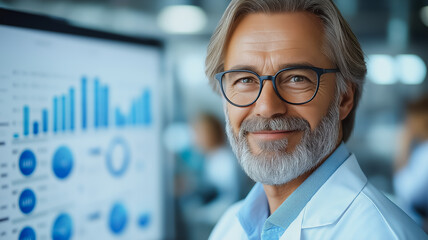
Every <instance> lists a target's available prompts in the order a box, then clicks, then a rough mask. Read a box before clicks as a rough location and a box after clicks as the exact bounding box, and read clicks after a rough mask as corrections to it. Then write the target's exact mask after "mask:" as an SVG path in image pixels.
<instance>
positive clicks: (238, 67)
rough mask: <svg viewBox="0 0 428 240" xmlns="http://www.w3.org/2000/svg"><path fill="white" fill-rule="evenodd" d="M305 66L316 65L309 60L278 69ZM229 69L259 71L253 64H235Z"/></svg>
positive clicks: (281, 66) (284, 65)
mask: <svg viewBox="0 0 428 240" xmlns="http://www.w3.org/2000/svg"><path fill="white" fill-rule="evenodd" d="M303 66H304V67H314V65H313V64H311V63H309V62H296V63H286V64H282V65H280V66H279V68H278V70H277V71H279V70H281V69H284V68H289V67H303ZM229 70H249V71H253V72H258V71H257V67H256V66H251V65H235V66H233V67H231V68H230V69H228V70H225V71H229Z"/></svg>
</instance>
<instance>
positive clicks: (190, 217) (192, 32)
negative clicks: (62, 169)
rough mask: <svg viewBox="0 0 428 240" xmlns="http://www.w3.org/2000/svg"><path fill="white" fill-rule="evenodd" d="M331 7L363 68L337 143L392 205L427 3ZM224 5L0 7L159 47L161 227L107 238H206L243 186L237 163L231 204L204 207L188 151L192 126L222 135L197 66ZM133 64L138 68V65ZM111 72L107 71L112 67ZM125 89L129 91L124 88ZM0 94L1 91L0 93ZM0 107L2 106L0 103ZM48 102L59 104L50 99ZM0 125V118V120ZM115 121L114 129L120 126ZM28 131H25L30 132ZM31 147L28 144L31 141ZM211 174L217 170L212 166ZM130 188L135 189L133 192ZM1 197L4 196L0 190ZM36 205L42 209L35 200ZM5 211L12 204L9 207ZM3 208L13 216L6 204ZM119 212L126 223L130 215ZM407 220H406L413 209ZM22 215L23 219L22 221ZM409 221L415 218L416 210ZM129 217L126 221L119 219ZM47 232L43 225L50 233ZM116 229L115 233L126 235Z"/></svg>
mask: <svg viewBox="0 0 428 240" xmlns="http://www.w3.org/2000/svg"><path fill="white" fill-rule="evenodd" d="M334 2H335V3H336V5H337V7H338V8H339V9H340V11H341V12H342V14H343V16H344V17H345V18H346V20H347V21H348V23H349V24H350V26H351V28H352V29H353V31H354V33H355V34H356V36H357V38H358V40H359V41H360V43H361V45H362V48H363V51H364V53H365V57H366V62H367V67H368V74H367V77H366V82H365V86H364V90H363V94H362V99H361V102H360V104H359V106H358V109H357V114H356V116H357V117H356V120H355V127H354V131H353V134H352V136H351V138H350V139H349V141H348V142H347V143H346V145H347V147H348V148H349V150H350V151H351V152H353V153H354V154H355V155H356V156H358V161H359V163H360V165H361V167H362V169H363V171H364V172H365V174H366V175H367V177H368V179H369V181H370V182H371V183H372V184H373V185H375V186H376V187H377V188H378V189H380V190H381V191H382V192H384V193H385V194H386V195H387V196H388V197H389V198H391V199H392V200H395V191H394V185H393V178H394V172H395V170H394V164H395V161H396V159H397V158H398V155H399V153H400V149H401V147H400V144H402V141H401V139H402V134H403V128H404V122H405V120H406V106H407V105H408V104H409V103H411V102H413V101H415V100H417V99H420V98H422V97H424V96H427V95H428V72H427V68H428V44H427V43H428V1H427V0H411V1H405V0H389V1H386V0H383V1H370V0H334ZM228 3H229V1H227V0H216V1H211V0H158V1H151V0H104V1H102V0H0V8H5V9H11V10H17V11H22V12H27V13H33V14H41V15H47V16H51V17H54V18H55V19H64V20H66V21H67V22H68V23H70V24H71V25H73V26H79V27H82V28H89V29H94V30H98V31H103V32H109V33H114V34H119V35H125V36H132V37H134V38H150V39H155V40H156V41H159V42H160V43H161V45H162V53H161V57H160V60H159V61H160V63H161V64H160V69H161V72H160V73H161V74H159V75H158V76H150V81H154V82H162V84H160V85H159V86H158V88H159V89H158V90H159V95H158V96H157V97H159V98H160V99H161V100H160V102H161V105H157V106H155V108H157V109H158V110H157V111H159V116H162V119H161V120H159V121H160V122H159V125H158V127H159V131H158V132H156V134H158V136H157V138H158V139H156V140H157V141H159V144H160V146H159V147H160V149H162V150H161V153H162V154H161V155H159V156H158V155H156V156H155V157H154V159H153V161H156V159H159V158H162V162H163V164H162V165H161V166H160V167H161V169H160V170H161V171H162V174H161V178H162V181H161V183H158V184H156V185H155V186H156V187H157V188H159V189H158V190H157V191H160V192H162V197H161V198H159V201H162V202H161V207H160V209H161V210H159V212H156V214H162V217H160V218H161V219H162V221H161V222H160V223H159V224H160V226H158V227H157V229H158V230H157V231H158V232H159V233H154V234H153V235H144V234H145V233H144V231H145V230H144V229H143V230H141V231H142V233H141V234H142V235H138V231H136V233H135V234H134V235H126V232H125V233H123V234H116V233H117V232H115V231H119V232H120V231H122V229H121V228H120V226H119V228H116V230H114V227H113V230H112V229H110V230H108V229H106V230H105V231H106V232H107V233H106V234H108V235H109V236H110V237H111V239H207V238H208V236H209V233H210V231H211V230H212V228H213V227H214V225H215V223H216V221H217V220H218V218H219V217H220V216H221V213H222V212H224V211H225V210H226V209H227V207H228V206H230V205H231V204H232V203H233V202H234V201H238V200H240V199H242V198H244V197H245V195H246V194H247V193H248V191H249V190H250V189H251V187H252V185H253V182H252V181H251V180H250V179H248V178H247V177H246V176H245V174H244V173H243V172H242V171H241V170H240V169H239V166H235V167H236V172H235V175H236V178H234V180H232V181H236V182H235V183H234V184H235V185H234V186H235V190H236V195H234V196H233V197H231V199H233V200H230V201H225V202H223V203H221V204H217V206H213V205H214V204H211V205H210V202H212V201H215V198H216V197H218V196H219V194H220V193H219V192H218V190H215V186H216V184H215V183H212V182H210V181H216V179H215V177H214V178H212V179H208V180H207V178H206V176H205V175H206V174H208V173H207V171H206V169H205V168H206V165H207V160H206V159H207V158H209V156H207V154H206V152H205V150H206V149H204V146H200V144H198V141H199V143H200V141H201V138H204V136H198V134H201V132H203V131H204V130H206V129H205V128H204V126H201V124H202V125H203V124H210V123H212V121H208V122H203V123H201V121H202V120H204V119H205V120H206V119H207V118H208V119H211V120H212V119H217V120H218V123H220V125H221V126H222V127H223V128H222V129H224V124H225V119H224V110H223V104H224V102H223V99H222V96H220V95H219V94H217V93H215V92H214V91H213V90H212V88H211V86H210V84H209V82H208V79H207V77H206V76H205V72H204V71H205V70H204V62H205V56H206V50H207V46H208V43H209V40H210V37H211V35H212V33H213V31H214V29H215V27H216V25H217V23H218V21H219V19H220V18H221V16H222V14H223V12H224V10H225V9H226V7H227V5H228ZM0 17H1V16H0ZM1 38H2V36H0V44H1V42H2V40H1ZM28 54H31V53H28ZM0 58H1V56H0ZM120 61H125V62H126V61H127V60H126V59H121V60H120ZM133 64H137V65H138V63H133ZM111 67H113V68H114V66H111ZM102 80H103V79H100V80H99V84H100V85H99V87H100V88H102V89H106V91H110V92H113V91H114V90H115V89H114V85H112V86H110V89H107V88H108V87H109V86H108V85H107V84H105V85H103V81H102ZM79 81H80V80H79ZM88 81H89V80H88ZM130 84H132V83H130ZM128 87H130V88H132V86H128ZM1 88H3V89H4V86H3V87H1ZM77 91H78V89H76V93H75V94H76V96H77V94H78V93H77ZM148 94H149V93H147V92H144V89H143V90H142V91H140V92H136V93H135V94H134V95H136V96H137V97H141V99H142V100H141V101H142V102H143V103H141V104H143V105H144V99H145V98H146V100H147V98H148V96H147V95H148ZM0 101H6V100H4V98H2V97H0ZM58 101H61V99H60V97H59V99H58ZM5 104H7V103H5V102H3V105H1V106H5ZM136 104H139V103H136ZM426 108H428V106H426ZM25 111H26V110H24V112H25ZM0 112H1V111H0ZM46 114H47V113H46ZM119 116H120V113H119ZM119 118H120V117H119ZM143 118H144V117H143ZM143 118H142V119H141V125H144V124H148V122H150V119H143ZM0 119H1V120H4V119H2V117H0ZM201 119H202V120H201ZM155 120H156V119H155ZM99 124H101V125H102V124H107V122H103V121H102V120H101V121H100V122H99ZM118 124H119V125H120V122H119V123H118ZM123 124H125V123H123ZM137 124H138V123H137ZM198 124H199V125H198ZM41 125H42V124H41ZM41 125H40V126H38V127H39V129H40V130H39V131H40V132H42V126H41ZM31 127H32V128H34V127H35V126H33V125H32V126H31ZM208 128H209V127H208ZM29 131H30V132H33V131H34V129H33V130H29ZM4 133H5V131H3V130H2V131H0V137H2V138H3V137H5V134H4ZM94 134H96V133H94ZM206 134H208V137H210V136H212V135H210V134H212V132H209V129H208V130H207V133H206ZM223 137H224V136H223ZM137 138H138V137H137ZM223 140H225V139H223ZM54 141H57V140H54ZM77 141H78V139H77ZM207 141H209V140H207ZM33 144H37V141H34V142H33ZM115 144H117V145H118V146H122V145H121V144H123V143H122V142H121V140H120V139H118V140H117V141H116V142H115ZM1 147H2V146H0V148H1ZM125 148H126V147H125ZM59 151H60V153H61V154H65V155H66V154H67V149H65V150H61V149H60V150H59ZM61 151H62V152H61ZM94 151H97V150H96V149H95V150H94ZM232 158H233V156H232ZM131 159H132V158H131ZM4 161H6V159H4ZM7 161H9V162H14V161H15V162H16V161H17V159H7ZM426 161H428V156H427V158H426ZM145 164H151V162H150V161H148V162H146V163H145ZM39 167H41V168H42V167H48V166H39ZM214 167H220V168H221V166H214ZM4 173H5V172H1V173H0V174H4ZM60 174H61V173H60ZM118 174H121V173H118ZM427 174H428V173H427ZM12 175H13V174H12ZM96 176H98V175H96ZM95 178H96V177H95ZM86 179H87V180H88V181H95V182H100V183H99V185H97V186H98V187H102V188H107V189H108V186H104V185H103V184H102V181H103V179H91V177H90V176H89V177H88V176H87V177H86ZM132 179H134V178H130V180H129V181H133V180H132ZM135 179H138V178H135ZM135 179H134V180H135ZM17 181H18V180H17ZM144 181H148V182H150V181H151V180H150V179H145V180H144ZM153 181H156V180H153ZM130 184H135V183H130ZM231 184H232V183H231ZM232 185H233V184H232ZM212 188H214V189H212ZM9 190H11V189H8V191H9ZM134 190H135V191H138V188H136V189H134ZM426 191H428V189H426ZM5 192H6V190H5V191H3V193H5ZM141 194H142V195H144V194H145V193H144V192H143V193H141ZM148 194H149V193H148ZM64 197H66V198H69V199H79V194H78V193H77V192H75V193H71V195H64ZM124 198H126V197H124ZM142 199H144V197H142ZM0 201H1V200H0ZM39 202H40V204H43V199H41V200H40V201H38V203H39ZM86 202H87V204H86V203H85V204H86V205H85V206H86V207H88V208H90V207H95V206H93V203H91V201H90V200H88V199H87V200H86ZM0 203H2V204H6V203H4V202H0ZM13 204H16V203H11V205H13ZM91 204H92V205H91ZM143 204H146V209H150V205H147V203H143ZM15 208H16V206H15ZM403 208H405V207H403ZM129 209H130V208H129ZM36 210H37V208H36ZM0 211H2V210H1V209H0ZM7 211H10V212H12V211H18V210H16V209H14V208H13V207H10V209H9V210H7ZM79 211H81V212H84V211H86V210H85V209H80V210H79ZM112 212H114V213H117V214H119V215H120V214H123V207H122V206H121V205H116V206H115V207H114V208H113V210H112V211H111V212H110V214H112ZM36 213H37V212H36ZM7 214H9V213H6V211H3V213H2V216H0V218H2V217H5V216H6V215H7ZM82 214H84V213H82ZM88 214H89V212H88ZM99 214H100V216H92V217H93V218H95V219H103V218H104V215H108V214H107V213H106V214H104V215H103V213H99ZM128 214H129V215H128V217H129V216H132V214H133V213H128ZM408 214H409V215H411V214H413V212H409V213H408ZM23 216H24V217H22V216H20V217H17V219H18V220H19V221H21V222H25V223H28V225H31V223H32V221H33V220H34V222H37V216H38V215H37V214H33V215H31V216H30V215H25V214H24V215H23ZM25 216H27V217H30V218H31V219H30V220H28V221H27V220H25ZM414 217H415V219H420V216H419V215H418V213H416V215H415V216H414ZM75 218H77V217H74V219H75ZM106 218H107V216H106ZM135 218H137V217H135ZM155 218H156V216H149V215H142V216H139V217H138V219H137V220H138V221H140V223H141V222H143V223H145V224H146V225H148V226H146V225H144V224H143V225H144V227H146V228H150V221H151V219H155ZM129 219H133V218H132V217H129ZM9 220H10V222H11V223H10V225H8V226H10V227H8V228H7V229H6V228H1V230H2V231H9V230H12V229H14V231H15V232H13V233H8V234H9V235H7V236H9V237H10V236H14V238H5V239H16V236H18V235H19V232H20V231H21V229H22V227H24V225H25V224H21V222H19V221H18V220H16V221H13V220H14V219H13V218H11V219H9ZM9 220H8V221H9ZM57 220H58V219H57ZM137 220H136V221H137ZM58 221H63V222H64V221H65V222H67V221H68V220H67V219H66V218H64V219H59V220H58ZM94 221H97V220H94ZM98 221H102V220H98ZM153 221H154V220H153ZM12 223H13V224H12ZM1 224H4V223H2V222H0V227H1ZM8 224H9V223H8ZM14 224H18V225H19V227H13V226H15V225H14ZM37 224H38V225H36V226H35V227H33V228H41V229H43V225H49V226H50V224H51V223H50V222H47V223H43V221H38V222H37ZM129 224H131V223H129ZM421 224H423V223H421ZM104 225H106V224H104V223H100V224H98V225H95V226H96V227H97V228H99V229H100V231H104V228H107V227H106V226H104ZM25 226H26V225H25ZM49 226H48V227H46V228H47V229H50V227H49ZM73 226H74V228H73V229H74V232H73V233H72V238H73V237H74V239H92V238H85V237H87V235H85V231H83V230H81V229H84V227H82V226H80V225H79V224H78V223H76V224H75V225H73ZM110 227H111V226H110ZM125 227H126V226H125ZM125 227H124V229H125V230H124V231H126V230H127V228H125ZM128 228H129V226H128ZM5 229H6V230H5ZM46 231H48V230H46ZM49 231H50V230H49ZM88 231H89V230H88ZM11 232H12V231H11ZM36 232H37V231H36ZM13 234H14V235H13ZM38 236H42V238H40V239H50V237H51V235H49V234H48V233H44V234H41V235H38ZM78 236H80V237H78ZM130 236H131V238H127V237H130ZM139 236H143V237H142V238H140V237H139ZM144 236H148V237H147V238H145V237H144ZM43 237H44V238H43ZM2 239H3V238H2ZM38 239H39V238H38Z"/></svg>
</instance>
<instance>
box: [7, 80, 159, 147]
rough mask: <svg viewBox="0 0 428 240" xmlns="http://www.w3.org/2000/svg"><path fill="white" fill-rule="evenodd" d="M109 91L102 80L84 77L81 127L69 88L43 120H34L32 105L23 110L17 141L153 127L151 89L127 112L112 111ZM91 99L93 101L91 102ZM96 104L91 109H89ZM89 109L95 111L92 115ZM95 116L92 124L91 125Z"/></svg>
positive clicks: (43, 112) (72, 89)
mask: <svg viewBox="0 0 428 240" xmlns="http://www.w3.org/2000/svg"><path fill="white" fill-rule="evenodd" d="M89 84H92V86H91V89H93V92H92V94H90V93H89V92H88V88H89V86H88V85H89ZM110 93H111V91H110V88H109V86H108V85H107V84H103V83H102V81H100V79H99V78H93V79H92V80H90V79H88V77H86V76H83V77H82V78H81V79H80V93H78V94H79V95H80V103H81V104H80V109H78V110H79V111H80V118H81V119H80V124H78V125H76V121H78V120H77V119H76V114H75V113H76V110H77V109H76V90H75V87H70V88H69V89H68V91H66V92H65V93H62V94H59V95H56V96H53V97H52V109H48V108H47V107H46V108H43V109H42V110H41V114H40V116H41V119H32V117H31V115H32V110H31V106H30V103H28V104H26V105H24V106H22V131H21V133H20V132H19V131H18V132H15V133H14V134H13V137H14V139H20V138H22V137H23V138H28V137H30V136H39V135H42V134H45V135H46V134H48V133H50V132H52V133H54V134H57V133H66V132H73V131H75V130H76V126H80V130H82V131H85V130H87V129H90V128H93V129H103V128H109V127H118V128H123V127H128V126H149V125H151V123H152V113H151V93H150V90H149V89H148V88H146V89H142V90H141V94H140V95H139V96H136V97H135V98H133V99H132V100H131V101H130V103H129V107H128V108H127V109H125V110H123V109H121V108H120V107H114V108H113V107H111V106H110V105H111V104H110ZM89 99H91V100H90V101H89ZM90 103H93V106H92V107H91V108H90V107H89V106H88V105H89V104H90ZM89 109H91V110H92V112H91V113H89ZM89 116H93V117H92V118H93V121H91V122H90V121H89Z"/></svg>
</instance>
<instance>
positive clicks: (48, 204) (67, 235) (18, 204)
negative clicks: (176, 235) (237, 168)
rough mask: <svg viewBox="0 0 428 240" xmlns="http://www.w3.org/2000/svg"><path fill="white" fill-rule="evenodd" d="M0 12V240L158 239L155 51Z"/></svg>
mask: <svg viewBox="0 0 428 240" xmlns="http://www.w3.org/2000/svg"><path fill="white" fill-rule="evenodd" d="M1 11H2V12H1V15H2V18H1V20H0V36H1V37H0V176H1V177H0V195H1V197H0V238H1V239H22V240H23V239H25V240H33V239H54V240H67V239H163V238H164V237H165V236H164V234H163V232H164V231H163V230H164V229H165V226H163V224H164V222H165V221H164V220H165V219H164V217H163V216H164V203H165V201H164V200H165V199H164V196H165V193H164V189H165V188H164V183H163V181H162V179H163V174H164V172H163V170H162V169H163V168H162V167H163V165H164V161H163V158H162V155H161V153H162V147H161V145H160V142H161V140H160V131H161V126H162V125H161V123H162V111H161V107H160V106H161V97H160V94H159V90H160V89H161V87H162V84H164V83H165V81H163V80H162V77H160V76H161V68H162V45H161V44H160V42H157V41H155V40H147V39H146V40H144V39H137V38H128V37H124V36H119V35H114V34H109V33H103V32H98V31H91V30H87V29H83V28H77V27H72V26H70V25H68V24H66V23H64V22H61V21H57V20H53V19H49V18H44V17H40V16H34V15H29V14H22V15H19V13H16V12H10V11H8V10H4V9H3V10H1ZM8 16H10V17H8Z"/></svg>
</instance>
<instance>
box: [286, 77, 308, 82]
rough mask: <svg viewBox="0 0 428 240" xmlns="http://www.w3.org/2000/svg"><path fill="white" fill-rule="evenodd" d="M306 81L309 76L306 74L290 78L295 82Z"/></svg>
mask: <svg viewBox="0 0 428 240" xmlns="http://www.w3.org/2000/svg"><path fill="white" fill-rule="evenodd" d="M304 81H307V78H306V77H304V76H292V77H291V78H290V82H293V83H300V82H304Z"/></svg>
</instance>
